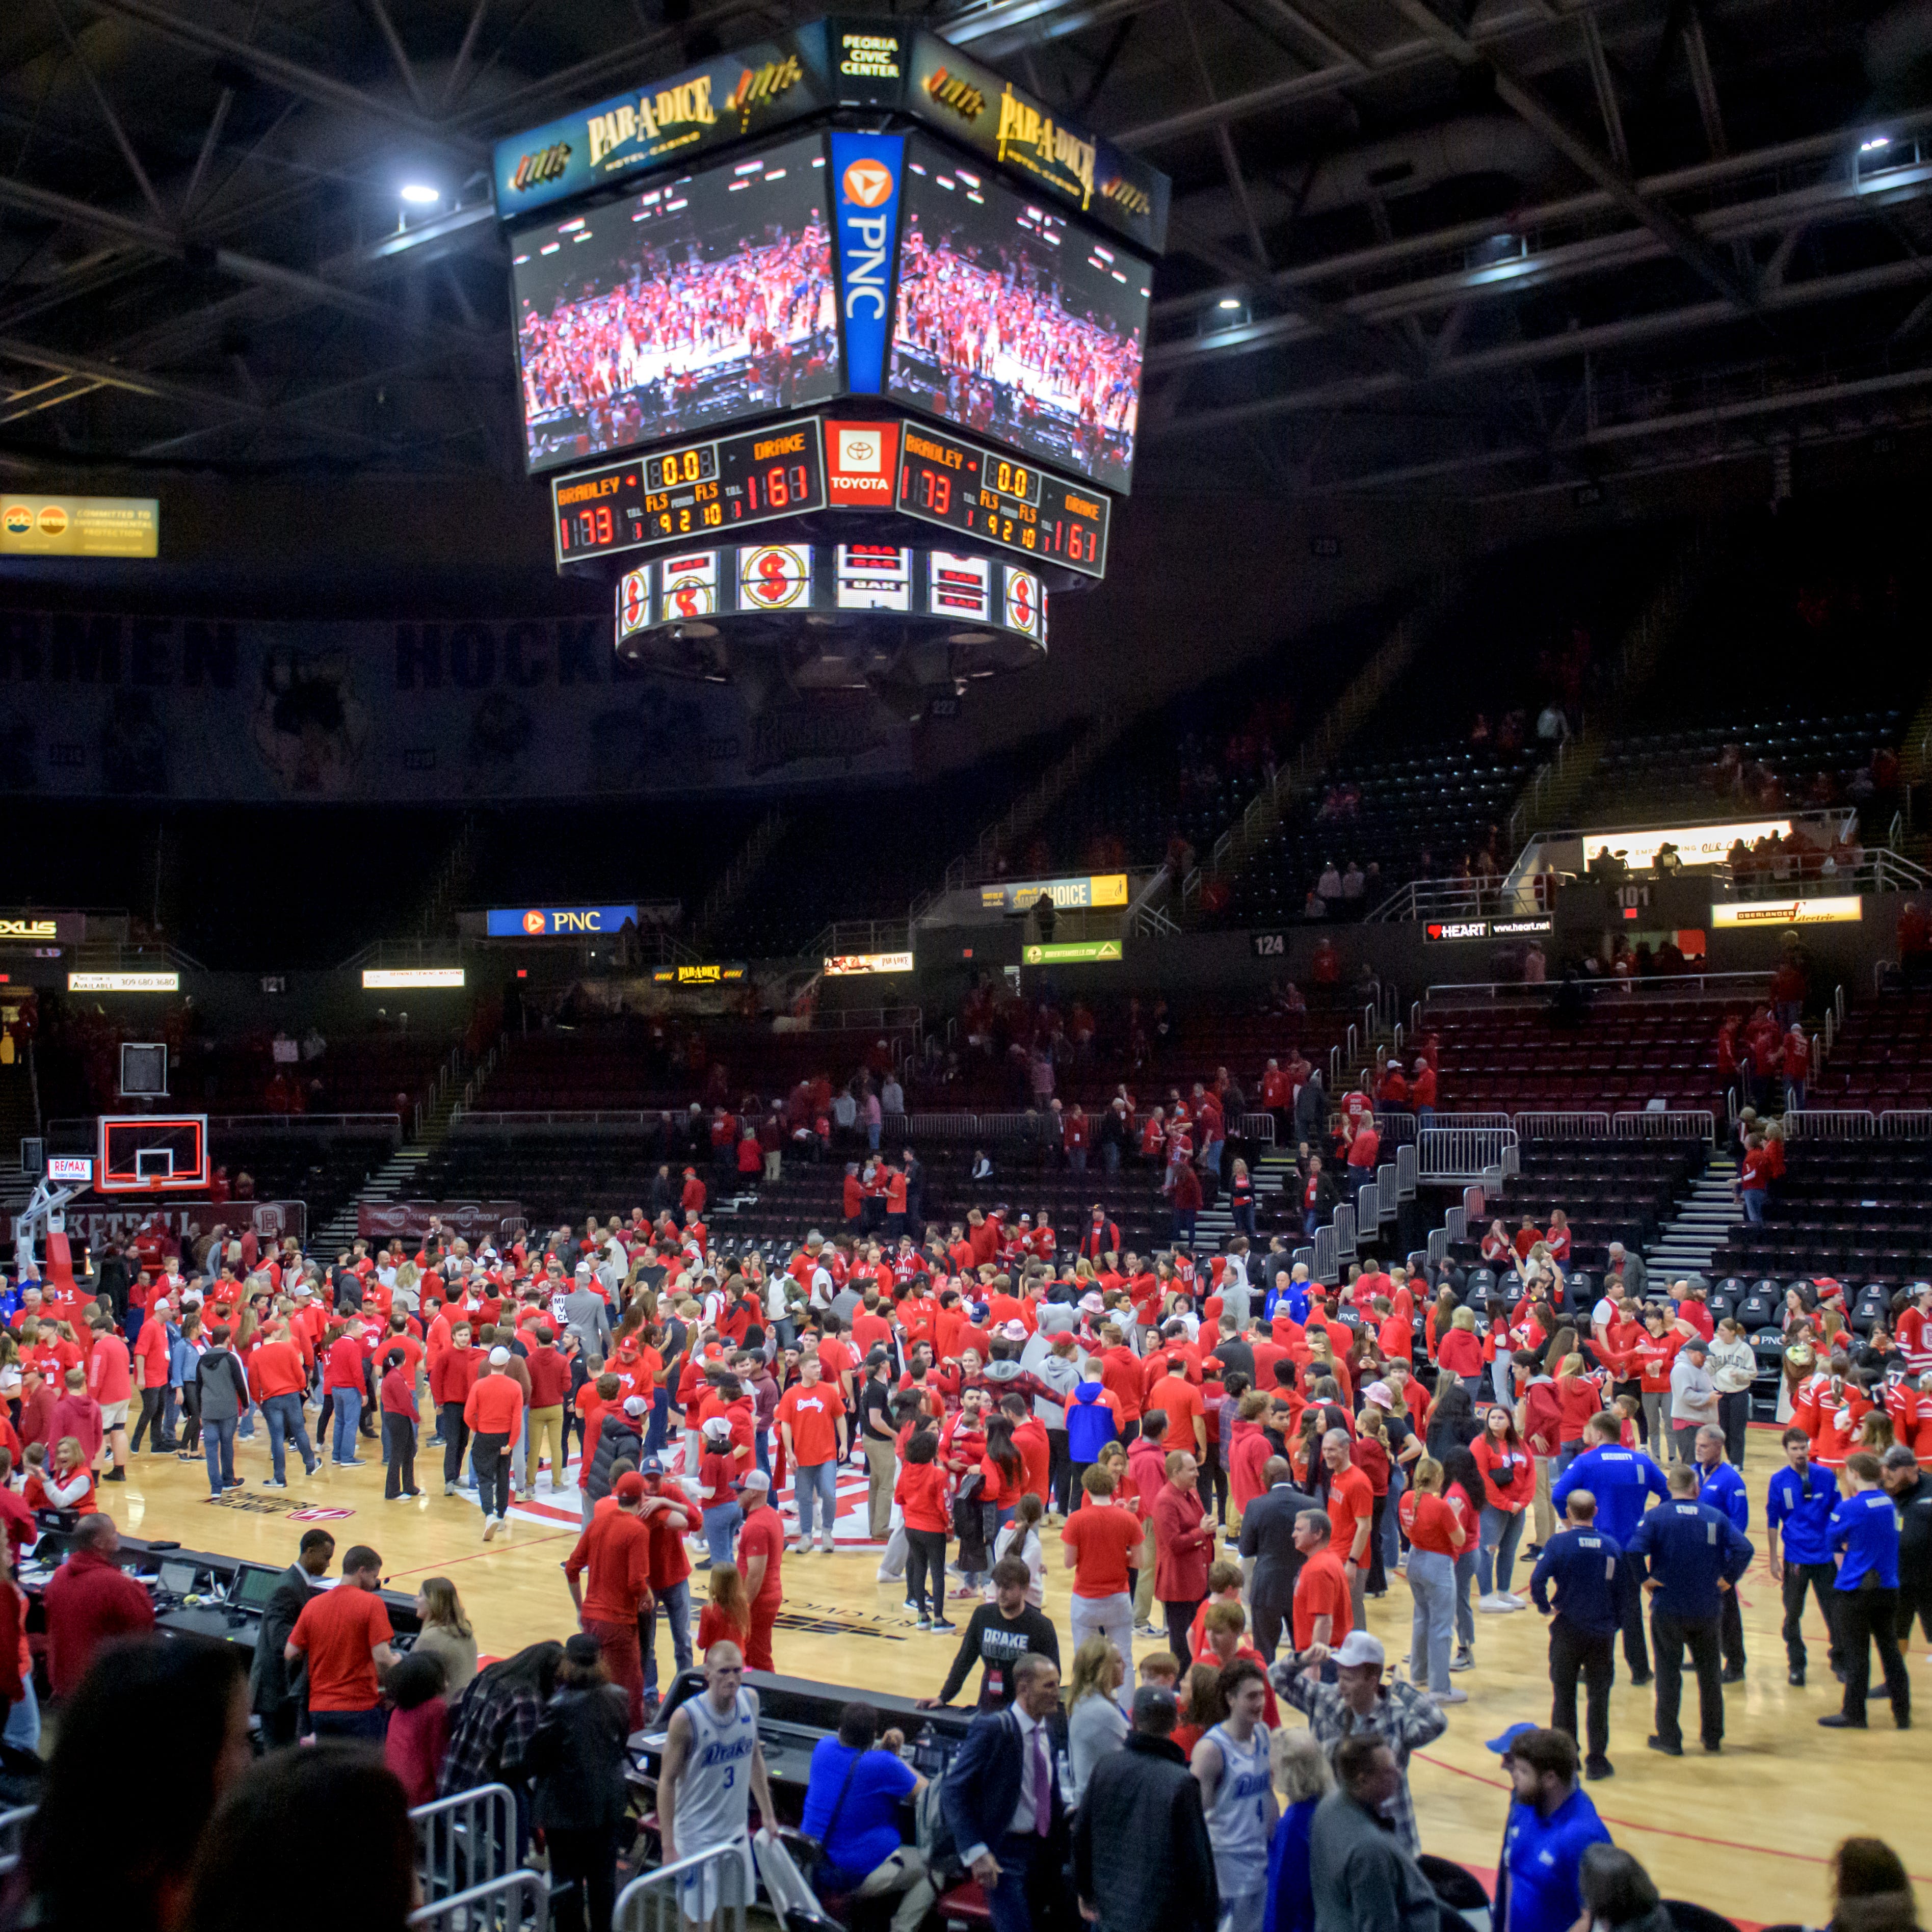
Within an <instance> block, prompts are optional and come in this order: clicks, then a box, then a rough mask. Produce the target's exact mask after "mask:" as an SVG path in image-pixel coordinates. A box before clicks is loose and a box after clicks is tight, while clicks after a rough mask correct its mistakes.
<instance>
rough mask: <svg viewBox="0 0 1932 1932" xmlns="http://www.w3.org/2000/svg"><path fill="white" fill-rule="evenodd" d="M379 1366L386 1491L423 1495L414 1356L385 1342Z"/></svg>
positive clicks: (391, 1498) (389, 1496) (393, 1495)
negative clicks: (418, 1464)
mask: <svg viewBox="0 0 1932 1932" xmlns="http://www.w3.org/2000/svg"><path fill="white" fill-rule="evenodd" d="M379 1366H380V1367H381V1368H382V1370H383V1379H382V1382H381V1383H380V1385H379V1387H378V1388H377V1396H376V1399H377V1403H379V1404H380V1406H381V1409H382V1412H383V1465H384V1474H383V1498H384V1499H385V1500H386V1501H387V1502H395V1500H396V1499H397V1498H398V1497H399V1496H420V1495H421V1494H422V1491H421V1490H419V1489H418V1488H417V1487H416V1375H415V1371H414V1370H413V1368H412V1367H411V1365H410V1358H408V1356H407V1355H405V1354H404V1352H403V1351H402V1349H401V1346H400V1345H399V1344H398V1343H385V1344H384V1346H383V1354H382V1357H381V1360H380V1364H379Z"/></svg>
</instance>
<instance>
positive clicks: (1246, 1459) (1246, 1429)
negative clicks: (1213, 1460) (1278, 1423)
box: [1223, 1389, 1274, 1529]
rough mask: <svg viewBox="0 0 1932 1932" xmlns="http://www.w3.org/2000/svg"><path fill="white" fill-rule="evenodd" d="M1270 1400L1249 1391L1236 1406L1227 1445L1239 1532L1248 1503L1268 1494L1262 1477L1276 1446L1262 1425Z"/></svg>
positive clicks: (1231, 1496)
mask: <svg viewBox="0 0 1932 1932" xmlns="http://www.w3.org/2000/svg"><path fill="white" fill-rule="evenodd" d="M1267 1413H1268V1397H1267V1396H1266V1395H1265V1394H1263V1393H1262V1391H1261V1390H1259V1389H1247V1390H1244V1391H1243V1392H1242V1394H1241V1400H1240V1401H1239V1402H1238V1403H1237V1404H1236V1405H1235V1410H1234V1421H1233V1424H1232V1427H1230V1429H1229V1442H1228V1444H1227V1445H1226V1457H1227V1464H1228V1500H1229V1504H1230V1505H1231V1506H1232V1508H1233V1511H1234V1521H1233V1523H1232V1526H1231V1527H1232V1528H1233V1529H1240V1527H1241V1517H1242V1516H1243V1514H1244V1513H1245V1512H1246V1511H1247V1507H1248V1505H1249V1504H1250V1503H1251V1502H1253V1501H1254V1500H1255V1499H1256V1497H1257V1496H1265V1495H1267V1493H1268V1479H1267V1478H1265V1476H1264V1475H1262V1470H1263V1469H1265V1467H1266V1466H1267V1464H1268V1458H1269V1457H1271V1456H1272V1455H1273V1454H1274V1445H1273V1444H1272V1443H1271V1442H1269V1440H1268V1433H1267V1431H1266V1430H1264V1429H1263V1428H1262V1417H1264V1416H1265V1415H1267ZM1223 1415H1224V1417H1225V1415H1226V1411H1225V1410H1224V1411H1223Z"/></svg>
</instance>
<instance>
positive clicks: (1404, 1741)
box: [1268, 1630, 1449, 1858]
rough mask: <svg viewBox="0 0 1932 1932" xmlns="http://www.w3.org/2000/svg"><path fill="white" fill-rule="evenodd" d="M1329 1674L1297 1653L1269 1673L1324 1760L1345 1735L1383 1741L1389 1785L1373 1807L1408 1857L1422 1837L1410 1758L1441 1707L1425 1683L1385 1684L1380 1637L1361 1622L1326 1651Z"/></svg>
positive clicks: (1441, 1723) (1431, 1734) (1444, 1720)
mask: <svg viewBox="0 0 1932 1932" xmlns="http://www.w3.org/2000/svg"><path fill="white" fill-rule="evenodd" d="M1329 1659H1330V1661H1332V1662H1333V1663H1334V1665H1335V1682H1334V1683H1333V1684H1325V1683H1323V1682H1322V1667H1321V1665H1320V1664H1318V1663H1310V1664H1307V1666H1305V1667H1304V1665H1303V1664H1302V1662H1301V1660H1300V1659H1299V1658H1289V1659H1286V1660H1284V1661H1283V1662H1281V1663H1280V1664H1276V1665H1275V1666H1274V1668H1273V1669H1272V1670H1271V1671H1270V1672H1269V1673H1268V1677H1269V1681H1270V1682H1271V1683H1272V1684H1273V1685H1274V1688H1275V1689H1276V1690H1277V1691H1278V1692H1279V1693H1280V1695H1281V1697H1283V1699H1284V1700H1286V1702H1287V1703H1291V1704H1292V1705H1293V1706H1295V1709H1297V1710H1298V1711H1299V1712H1301V1713H1302V1715H1304V1717H1306V1718H1307V1720H1308V1728H1309V1729H1310V1730H1311V1731H1313V1733H1315V1736H1316V1740H1317V1742H1319V1744H1320V1745H1321V1746H1322V1749H1323V1750H1324V1751H1326V1752H1327V1753H1328V1757H1329V1761H1330V1763H1334V1759H1335V1754H1336V1751H1337V1749H1338V1748H1339V1747H1340V1745H1342V1744H1343V1742H1345V1740H1346V1739H1349V1738H1352V1737H1359V1736H1364V1735H1367V1736H1371V1737H1374V1738H1376V1739H1379V1740H1380V1741H1381V1742H1382V1743H1384V1744H1385V1745H1388V1748H1389V1750H1390V1751H1391V1753H1392V1754H1393V1755H1394V1759H1395V1769H1396V1774H1397V1776H1396V1784H1395V1790H1394V1793H1392V1794H1391V1796H1389V1797H1388V1799H1387V1801H1386V1802H1384V1803H1383V1804H1382V1805H1381V1806H1380V1807H1379V1811H1380V1815H1381V1816H1382V1818H1384V1819H1385V1820H1386V1821H1387V1823H1388V1825H1389V1826H1390V1828H1391V1831H1392V1832H1393V1835H1394V1837H1395V1838H1396V1839H1397V1841H1398V1842H1399V1843H1400V1844H1401V1846H1402V1847H1403V1849H1404V1850H1405V1851H1406V1852H1408V1853H1409V1855H1410V1856H1411V1857H1412V1858H1413V1857H1414V1856H1415V1854H1416V1853H1417V1852H1418V1851H1420V1850H1421V1847H1422V1840H1421V1835H1420V1834H1419V1833H1418V1831H1417V1829H1416V1826H1415V1801H1414V1799H1412V1797H1411V1796H1409V1754H1410V1753H1411V1752H1412V1751H1420V1750H1421V1748H1422V1747H1423V1746H1424V1745H1427V1744H1433V1743H1434V1742H1435V1741H1436V1739H1438V1738H1439V1737H1440V1736H1442V1733H1444V1732H1445V1731H1446V1730H1448V1728H1449V1720H1448V1716H1447V1715H1446V1714H1445V1712H1443V1710H1442V1708H1441V1707H1440V1706H1439V1705H1438V1704H1436V1702H1435V1701H1434V1700H1433V1699H1432V1698H1431V1697H1430V1696H1429V1694H1428V1693H1427V1691H1420V1690H1418V1689H1417V1688H1416V1687H1415V1685H1412V1684H1405V1683H1403V1682H1402V1680H1401V1679H1400V1678H1399V1677H1397V1678H1395V1679H1391V1681H1390V1682H1388V1684H1387V1685H1384V1683H1383V1682H1382V1672H1383V1670H1384V1667H1385V1664H1386V1663H1387V1658H1386V1655H1385V1652H1384V1651H1383V1649H1382V1642H1381V1640H1380V1639H1379V1638H1378V1637H1372V1636H1370V1634H1369V1633H1368V1632H1367V1631H1365V1630H1352V1631H1350V1632H1349V1634H1348V1635H1347V1636H1346V1637H1344V1638H1343V1640H1342V1641H1341V1643H1340V1645H1339V1646H1337V1648H1336V1649H1334V1651H1333V1652H1330V1653H1329Z"/></svg>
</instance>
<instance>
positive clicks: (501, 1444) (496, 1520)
mask: <svg viewBox="0 0 1932 1932" xmlns="http://www.w3.org/2000/svg"><path fill="white" fill-rule="evenodd" d="M463 1421H465V1422H466V1423H468V1424H469V1430H470V1434H471V1436H472V1437H473V1438H474V1448H473V1450H472V1455H471V1466H472V1468H473V1469H475V1472H476V1496H477V1500H478V1502H480V1503H481V1505H482V1506H483V1541H484V1542H485V1543H488V1542H490V1541H492V1540H493V1538H495V1536H496V1532H498V1531H499V1529H502V1528H503V1526H504V1525H505V1521H506V1520H507V1518H508V1510H509V1495H510V1466H509V1461H508V1457H509V1453H510V1445H511V1443H513V1442H515V1441H516V1440H517V1439H518V1437H519V1436H521V1435H522V1433H523V1388H522V1385H520V1383H519V1382H517V1380H516V1379H515V1378H514V1376H511V1373H510V1352H509V1350H508V1349H507V1348H505V1347H504V1346H502V1345H501V1344H499V1345H498V1346H496V1347H495V1348H493V1349H491V1350H490V1355H489V1360H488V1361H487V1364H485V1365H484V1367H483V1368H482V1369H481V1370H480V1371H479V1372H478V1375H477V1377H476V1379H475V1382H472V1384H471V1385H470V1388H469V1395H468V1397H466V1399H465V1400H464V1402H463Z"/></svg>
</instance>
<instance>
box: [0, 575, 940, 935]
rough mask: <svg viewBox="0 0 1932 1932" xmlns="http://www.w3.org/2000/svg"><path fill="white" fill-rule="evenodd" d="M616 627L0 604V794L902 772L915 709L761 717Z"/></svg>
mask: <svg viewBox="0 0 1932 1932" xmlns="http://www.w3.org/2000/svg"><path fill="white" fill-rule="evenodd" d="M705 554H706V556H708V557H709V559H711V565H712V576H711V577H710V578H709V580H708V589H707V593H706V594H707V595H708V596H709V598H712V599H713V600H715V595H716V589H717V586H718V578H717V575H716V556H717V553H715V552H707V553H705ZM826 554H827V556H828V557H829V554H830V553H829V551H828V552H827V553H826ZM664 568H666V570H668V569H669V565H665V566H664ZM760 582H761V583H762V582H763V578H760ZM735 587H736V586H735V581H734V583H733V589H735ZM712 607H715V602H714V604H713V606H712ZM614 643H615V640H614V637H613V623H612V617H611V614H610V611H609V610H606V611H605V612H604V613H602V614H601V615H599V616H562V617H547V618H528V619H494V620H491V619H463V620H460V621H457V622H450V621H441V622H439V621H436V620H429V621H417V620H415V619H405V620H399V621H398V622H393V623H386V622H380V621H377V622H342V623H333V622H314V623H277V622H255V621H254V620H253V619H233V620H220V621H212V620H207V619H202V618H199V617H196V616H121V615H115V614H110V613H99V614H95V613H85V612H74V611H62V612H59V613H49V612H42V611H34V610H0V742H3V743H5V745H6V747H7V755H6V757H5V758H4V759H0V794H18V793H29V794H34V795H37V796H43V797H55V798H58V797H70V798H123V799H128V798H166V799H205V800H220V801H238V800H239V801H246V802H257V803H264V804H268V803H279V802H323V801H328V800H331V799H341V800H344V801H348V802H365V801H366V802H371V803H375V802H381V803H384V804H390V805H407V804H410V803H416V802H422V803H434V804H437V805H449V804H451V803H453V802H457V801H459V800H463V799H479V800H481V799H488V800H490V801H492V802H494V801H496V800H499V799H517V798H569V797H579V796H584V795H586V793H588V794H593V795H594V794H597V793H608V794H610V795H613V796H635V795H637V794H639V793H689V792H691V791H692V790H700V791H703V790H729V791H743V790H758V789H761V788H764V787H775V786H778V785H787V786H788V785H795V784H801V783H812V782H822V781H831V780H837V781H840V782H841V783H844V782H850V781H862V780H864V779H867V778H877V779H884V780H896V779H902V778H907V777H909V776H910V775H911V772H912V769H913V765H912V732H911V728H910V726H909V725H908V724H907V721H906V720H905V719H904V718H903V717H901V716H898V715H895V714H894V713H893V712H892V711H890V710H889V709H887V708H886V706H883V705H882V704H881V703H879V701H878V700H877V698H875V697H873V696H872V695H871V693H869V692H868V691H850V692H841V693H838V694H827V695H826V696H825V697H816V696H814V698H813V699H812V700H811V701H810V702H809V703H802V704H799V705H796V706H781V705H773V706H770V707H769V708H768V709H766V710H764V711H763V712H761V713H760V715H758V716H757V718H752V717H751V716H749V715H748V714H747V712H746V711H745V706H744V703H743V702H742V700H741V698H740V697H739V694H738V693H737V691H736V689H735V688H733V687H732V686H730V685H715V684H703V683H694V682H688V681H685V680H682V679H664V678H660V677H657V676H652V675H651V674H650V673H648V672H646V671H642V670H638V669H637V667H634V666H632V665H630V664H625V662H623V661H622V660H621V659H619V658H618V657H617V656H616V652H615V649H614V648H613V646H614ZM10 916H12V915H11V914H10ZM23 916H25V917H29V918H31V917H33V915H23ZM38 916H39V917H40V918H45V917H47V916H50V915H45V914H43V915H38ZM62 936H65V935H62Z"/></svg>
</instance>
